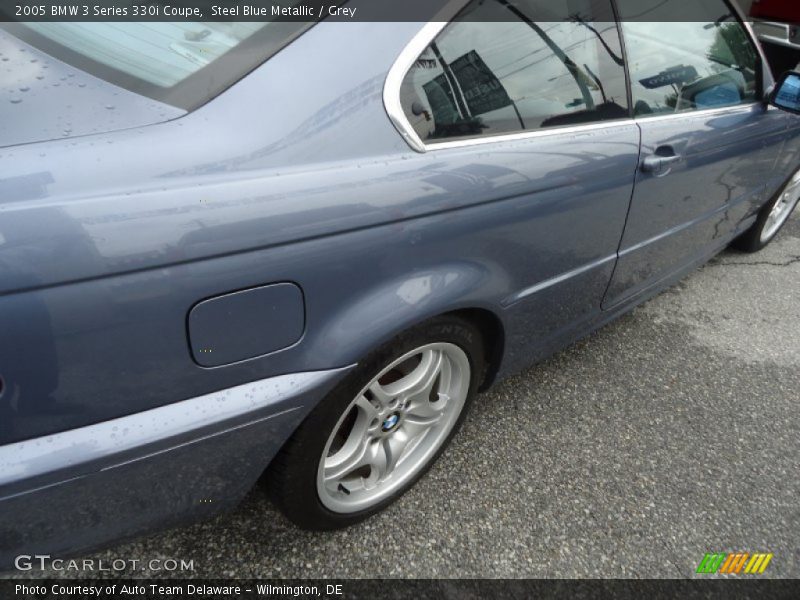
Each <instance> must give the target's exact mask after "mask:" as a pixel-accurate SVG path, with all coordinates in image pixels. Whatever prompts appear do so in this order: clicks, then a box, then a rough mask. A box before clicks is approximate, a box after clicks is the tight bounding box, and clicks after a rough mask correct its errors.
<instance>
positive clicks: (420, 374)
mask: <svg viewBox="0 0 800 600" xmlns="http://www.w3.org/2000/svg"><path fill="white" fill-rule="evenodd" d="M443 362H445V361H444V356H443V354H442V353H441V352H440V351H438V350H425V351H424V352H423V353H422V360H420V363H419V365H417V366H416V367H415V368H414V370H413V371H411V373H409V374H408V375H406V376H405V377H403V378H402V379H401V380H399V381H397V382H395V383H393V384H391V385H390V386H387V390H388V391H391V393H392V394H393V395H394V396H395V397H405V398H410V397H415V396H422V395H426V394H429V393H430V390H431V388H432V387H433V384H434V383H435V381H436V378H437V377H438V376H439V373H440V372H441V369H442V363H443Z"/></svg>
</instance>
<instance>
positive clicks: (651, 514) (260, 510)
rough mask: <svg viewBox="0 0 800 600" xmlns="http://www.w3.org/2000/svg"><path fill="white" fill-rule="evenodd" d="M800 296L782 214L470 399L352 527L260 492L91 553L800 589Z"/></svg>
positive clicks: (798, 231)
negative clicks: (333, 524)
mask: <svg viewBox="0 0 800 600" xmlns="http://www.w3.org/2000/svg"><path fill="white" fill-rule="evenodd" d="M798 298H800V217H798V215H795V216H794V217H793V219H792V221H791V222H790V223H789V224H788V225H787V227H786V229H785V230H784V232H783V233H781V234H780V236H779V237H778V239H777V240H776V241H775V242H774V243H773V244H772V245H771V246H770V247H769V248H767V249H766V250H765V251H763V252H761V253H759V254H754V255H745V254H740V253H736V252H733V251H728V252H725V253H724V254H722V255H721V256H719V257H718V258H716V259H715V260H714V261H713V262H711V263H710V264H708V265H707V266H706V267H704V268H703V269H701V270H699V271H698V272H696V273H694V274H692V275H691V276H689V277H688V278H686V279H685V280H684V281H683V282H681V283H680V284H679V285H678V286H676V287H674V288H672V289H671V290H669V291H667V292H665V293H663V294H662V295H660V296H659V297H657V298H655V299H653V300H652V301H650V302H648V303H647V304H645V305H643V306H641V307H640V308H638V309H636V310H635V311H634V312H633V313H631V314H629V315H626V316H624V317H622V318H621V319H619V320H618V321H616V322H615V323H613V324H611V325H610V326H608V327H606V328H604V329H603V330H601V331H599V332H597V333H595V334H594V335H592V336H590V337H589V338H587V339H585V340H584V341H582V342H579V343H577V344H575V345H573V346H572V347H570V348H569V349H567V350H565V351H564V352H561V353H560V354H558V355H556V356H554V357H553V358H552V359H550V360H548V361H546V362H545V363H542V364H539V365H537V366H535V367H533V368H530V369H529V370H527V371H526V372H524V373H522V374H520V375H518V376H516V377H514V378H512V379H509V380H507V381H505V382H503V383H502V384H501V385H499V386H498V387H496V388H495V389H493V390H492V391H490V392H488V393H485V394H482V395H480V396H479V397H478V399H477V402H476V403H475V405H474V406H473V410H472V412H471V414H470V416H469V418H468V420H467V422H466V423H465V426H464V428H463V430H462V431H461V433H460V434H459V435H458V436H457V438H456V439H455V440H454V442H453V444H452V446H451V447H450V448H449V449H448V451H447V452H446V453H445V454H444V455H443V457H442V458H441V460H440V461H439V462H438V463H437V464H436V465H435V466H434V468H433V469H432V470H431V472H430V473H429V474H428V476H426V477H425V478H424V479H423V480H422V481H420V483H419V484H418V485H417V486H416V487H415V488H414V489H413V490H411V491H410V492H409V493H408V494H406V495H405V496H404V497H403V498H402V499H401V500H400V501H399V502H398V503H397V504H396V505H394V506H393V507H391V508H390V509H389V510H387V511H386V512H384V513H383V514H381V515H379V516H377V517H375V518H372V519H371V520H369V521H367V522H365V523H362V524H360V525H358V526H355V527H352V528H350V529H347V530H344V531H339V532H333V533H308V532H304V531H299V530H297V529H296V528H295V527H293V526H292V525H291V524H289V523H288V522H287V521H285V520H284V519H283V518H282V517H281V516H280V515H279V514H278V513H277V512H276V511H275V510H274V509H273V508H272V507H271V505H270V503H269V501H268V500H267V498H266V495H265V494H264V492H263V490H261V489H256V490H254V491H253V492H252V493H251V494H250V495H249V496H248V498H247V499H246V500H245V502H244V503H243V504H242V505H241V506H240V507H239V508H238V509H237V510H236V511H235V512H234V513H232V514H227V515H224V516H221V517H218V518H216V519H215V520H212V521H209V522H206V523H200V524H197V525H194V526H190V527H186V528H182V529H175V530H172V531H168V532H166V533H162V534H157V535H153V536H150V537H147V538H143V539H141V540H138V541H136V542H134V543H129V544H126V545H120V546H117V547H115V548H113V549H111V550H108V551H106V552H103V553H101V554H98V555H96V556H95V558H103V559H105V560H109V561H110V560H113V559H115V558H125V559H132V558H135V559H141V560H150V559H153V558H159V557H168V558H177V559H184V560H192V561H193V563H194V571H193V572H192V573H185V574H184V575H194V576H198V577H232V576H235V577H303V578H306V577H313V578H316V577H321V578H322V577H337V578H346V577H442V578H461V577H559V578H561V577H687V576H692V575H693V574H694V572H695V569H696V568H697V566H698V564H699V562H700V561H701V559H702V558H703V555H704V554H705V553H706V552H733V551H745V552H772V553H774V555H775V557H774V559H773V561H772V563H771V564H770V566H769V568H768V569H767V572H766V573H765V576H772V577H800V542H798V540H800V503H799V502H798V498H800V477H799V476H798V475H800V318H798ZM72 575H75V574H74V573H72ZM136 575H140V576H158V575H167V573H163V572H160V573H151V572H147V571H145V572H139V573H136ZM173 575H174V574H173Z"/></svg>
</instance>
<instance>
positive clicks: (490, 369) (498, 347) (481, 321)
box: [447, 308, 505, 391]
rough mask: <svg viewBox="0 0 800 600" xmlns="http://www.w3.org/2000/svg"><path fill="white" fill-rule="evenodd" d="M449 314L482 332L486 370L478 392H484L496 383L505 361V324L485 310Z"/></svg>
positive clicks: (475, 309)
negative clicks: (501, 365)
mask: <svg viewBox="0 0 800 600" xmlns="http://www.w3.org/2000/svg"><path fill="white" fill-rule="evenodd" d="M447 314H449V315H453V316H455V317H459V318H461V319H464V320H465V321H469V322H470V323H471V324H472V325H474V326H475V327H477V328H478V329H479V330H480V332H481V338H482V342H483V349H484V358H485V360H486V368H485V370H484V373H483V380H482V381H481V384H480V386H479V387H478V390H479V391H484V390H486V389H488V388H489V387H490V386H491V385H492V383H494V380H495V378H496V377H497V372H498V370H499V369H500V362H501V361H502V359H503V349H504V348H505V330H504V329H503V323H502V322H501V321H500V319H499V318H498V317H497V315H495V314H494V313H493V312H491V311H489V310H486V309H483V308H466V309H461V310H456V311H453V312H450V313H447Z"/></svg>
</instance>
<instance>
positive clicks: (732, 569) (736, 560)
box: [697, 552, 773, 575]
mask: <svg viewBox="0 0 800 600" xmlns="http://www.w3.org/2000/svg"><path fill="white" fill-rule="evenodd" d="M772 556H773V555H772V554H766V553H756V554H750V553H749V552H731V553H729V554H728V553H725V552H717V553H714V554H706V555H705V556H704V557H703V560H702V561H700V566H699V567H697V572H698V573H704V574H711V573H723V574H733V575H741V574H747V575H761V574H762V573H763V572H764V571H766V570H767V565H769V563H770V561H771V560H772Z"/></svg>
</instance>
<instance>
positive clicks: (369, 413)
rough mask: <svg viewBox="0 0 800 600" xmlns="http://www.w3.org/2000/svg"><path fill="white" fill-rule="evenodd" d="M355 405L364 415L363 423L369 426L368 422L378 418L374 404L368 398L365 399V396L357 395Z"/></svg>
mask: <svg viewBox="0 0 800 600" xmlns="http://www.w3.org/2000/svg"><path fill="white" fill-rule="evenodd" d="M356 406H357V407H358V409H359V412H360V413H362V414H363V415H364V418H365V424H366V425H367V426H369V423H370V422H371V421H372V420H373V419H377V418H378V409H377V408H375V405H374V404H373V403H372V402H370V401H369V400H367V398H366V397H364V396H359V397H358V399H357V400H356Z"/></svg>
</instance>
